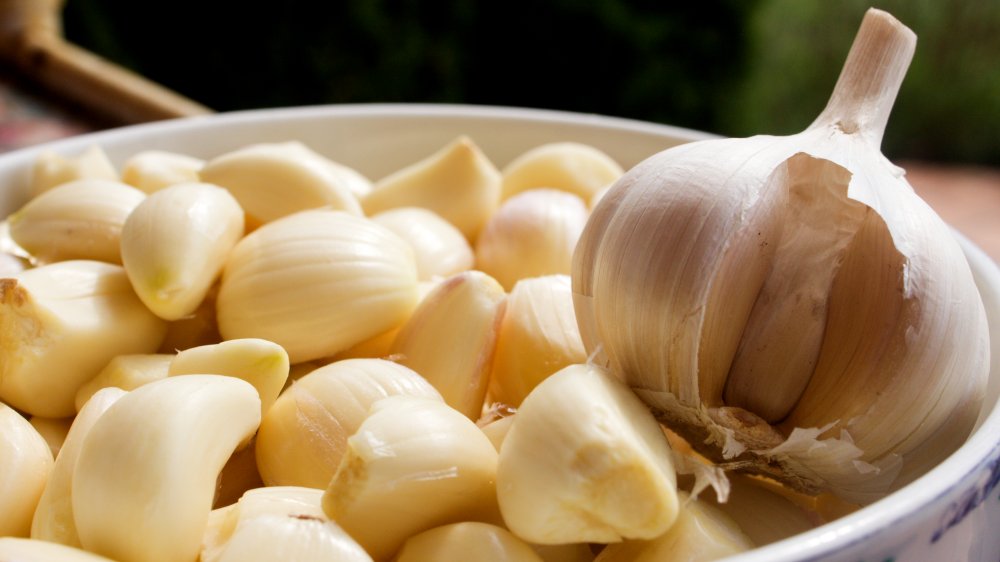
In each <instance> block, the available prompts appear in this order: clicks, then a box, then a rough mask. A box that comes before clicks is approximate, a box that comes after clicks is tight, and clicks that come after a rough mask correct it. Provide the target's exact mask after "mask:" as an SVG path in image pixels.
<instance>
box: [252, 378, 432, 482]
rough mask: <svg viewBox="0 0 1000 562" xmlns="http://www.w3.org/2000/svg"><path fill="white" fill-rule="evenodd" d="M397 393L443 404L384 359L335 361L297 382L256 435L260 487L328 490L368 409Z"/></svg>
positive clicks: (419, 382)
mask: <svg viewBox="0 0 1000 562" xmlns="http://www.w3.org/2000/svg"><path fill="white" fill-rule="evenodd" d="M397 394H406V395H411V396H420V397H424V398H430V399H435V400H441V395H440V394H438V392H437V391H436V390H434V387H433V386H431V385H430V383H428V382H427V381H426V380H424V379H423V377H421V376H420V375H419V374H417V373H416V372H414V371H413V370H412V369H409V368H408V367H404V366H403V365H399V364H396V363H393V362H391V361H386V360H383V359H347V360H344V361H337V362H335V363H331V364H329V365H326V366H323V367H320V368H318V369H316V370H314V371H312V372H311V373H309V374H307V375H305V376H304V377H302V378H300V379H298V380H297V381H296V382H295V384H293V385H292V386H290V387H288V389H286V390H285V391H284V392H283V393H282V394H281V396H280V397H279V398H278V399H277V401H275V403H274V405H273V407H272V408H270V409H269V410H268V411H267V412H266V413H265V415H264V418H263V419H262V420H261V424H260V430H259V431H258V432H257V444H256V451H257V453H256V454H257V466H258V468H259V470H260V474H261V477H262V478H263V480H264V483H265V484H267V485H268V486H308V487H312V488H326V486H327V484H329V483H330V479H331V478H332V477H333V475H334V473H335V472H336V471H337V467H338V466H339V465H340V461H341V458H342V457H343V455H344V452H345V450H346V449H347V439H348V438H349V437H350V436H351V435H352V434H353V433H354V432H355V431H357V429H358V427H359V426H360V425H361V423H362V422H363V421H364V420H365V418H367V417H368V411H369V409H370V407H371V405H372V404H374V403H375V402H376V401H378V400H381V399H383V398H385V397H387V396H394V395H397Z"/></svg>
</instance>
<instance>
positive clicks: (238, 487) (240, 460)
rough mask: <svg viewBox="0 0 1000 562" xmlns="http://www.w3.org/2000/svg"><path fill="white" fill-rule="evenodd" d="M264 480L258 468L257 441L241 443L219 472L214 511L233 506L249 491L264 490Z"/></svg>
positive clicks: (251, 440) (213, 504) (213, 503)
mask: <svg viewBox="0 0 1000 562" xmlns="http://www.w3.org/2000/svg"><path fill="white" fill-rule="evenodd" d="M263 486H264V480H263V479H262V478H261V476H260V470H259V469H258V468H257V449H256V440H255V439H250V440H249V443H247V444H245V445H244V444H243V443H240V444H239V445H237V446H236V451H234V452H233V455H232V456H231V457H229V460H227V461H226V464H225V465H224V466H223V467H222V470H221V471H220V472H219V478H218V481H217V484H216V486H215V499H214V501H212V509H216V508H220V507H223V506H228V505H232V504H234V503H236V502H237V500H239V499H240V498H241V497H242V496H243V495H244V494H246V493H247V491H249V490H253V489H255V488H262V487H263Z"/></svg>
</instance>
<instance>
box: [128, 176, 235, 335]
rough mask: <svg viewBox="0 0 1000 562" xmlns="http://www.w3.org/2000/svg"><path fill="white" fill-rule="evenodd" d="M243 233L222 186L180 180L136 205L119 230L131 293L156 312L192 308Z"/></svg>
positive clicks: (177, 314) (168, 316) (173, 313)
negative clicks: (133, 289) (130, 283)
mask: <svg viewBox="0 0 1000 562" xmlns="http://www.w3.org/2000/svg"><path fill="white" fill-rule="evenodd" d="M242 236H243V210H242V209H240V206H239V204H238V203H237V202H236V199H233V196H232V195H230V194H229V192H227V191H226V190H225V189H222V188H220V187H217V186H214V185H210V184H207V183H180V184H176V185H172V186H170V187H168V188H165V189H162V190H160V191H157V192H156V193H154V194H152V195H150V196H149V197H147V198H146V200H145V201H143V202H142V203H141V204H139V206H137V207H136V208H135V210H134V211H133V212H132V214H131V215H129V217H128V220H126V221H125V225H124V227H123V228H122V232H121V256H122V262H123V264H124V266H125V272H126V273H128V278H129V280H130V281H132V286H133V287H134V288H135V292H136V294H138V295H139V298H141V299H142V302H144V303H145V304H146V306H148V307H149V309H150V310H152V311H153V312H154V313H156V315H157V316H159V317H160V318H163V319H164V320H177V319H180V318H184V317H186V316H188V315H190V314H191V313H193V312H194V311H195V310H196V309H197V308H198V305H200V304H201V302H202V301H203V300H204V299H205V296H206V295H207V294H208V292H209V289H210V288H211V286H212V283H213V282H214V281H215V279H216V278H217V277H218V276H219V273H220V272H221V271H222V267H223V265H224V264H225V262H226V258H227V257H228V256H229V252H230V251H231V250H232V249H233V246H235V245H236V242H237V241H238V240H239V239H240V238H241V237H242Z"/></svg>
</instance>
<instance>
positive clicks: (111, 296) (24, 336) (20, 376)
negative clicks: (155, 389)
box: [0, 260, 165, 417]
mask: <svg viewBox="0 0 1000 562" xmlns="http://www.w3.org/2000/svg"><path fill="white" fill-rule="evenodd" d="M164 330H165V326H164V323H163V321H162V320H160V319H159V318H157V317H156V316H154V315H153V314H152V313H151V312H149V310H148V309H147V308H146V307H145V305H143V304H142V302H141V301H140V300H139V298H138V297H136V296H135V293H134V292H133V291H132V286H131V285H130V284H129V282H128V278H127V277H126V276H125V270H124V269H122V268H121V266H117V265H111V264H107V263H103V262H96V261H85V260H79V261H65V262H58V263H54V264H50V265H45V266H42V267H37V268H35V269H29V270H27V271H25V272H24V273H20V274H18V275H17V276H15V277H13V278H10V279H0V346H2V351H3V353H0V399H2V400H4V401H6V402H7V403H9V404H11V405H12V406H14V407H16V408H18V409H19V410H22V411H25V412H28V413H31V414H33V415H36V416H45V417H64V416H70V415H73V414H74V413H76V408H75V405H74V399H75V396H76V393H77V391H78V390H79V388H80V387H81V386H82V385H83V384H84V383H86V382H87V381H88V380H90V379H92V378H94V377H95V376H96V375H97V374H98V373H99V372H100V370H101V369H103V368H104V367H105V366H106V365H107V364H108V362H109V361H111V360H112V359H113V358H115V357H116V356H118V355H126V354H141V353H151V352H153V351H155V350H156V348H157V347H159V345H160V341H161V340H162V339H163V334H164Z"/></svg>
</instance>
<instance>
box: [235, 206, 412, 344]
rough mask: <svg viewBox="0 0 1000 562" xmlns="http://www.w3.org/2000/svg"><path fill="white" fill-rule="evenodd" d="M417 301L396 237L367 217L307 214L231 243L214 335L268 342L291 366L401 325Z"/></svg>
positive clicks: (407, 259) (407, 255) (408, 259)
mask: <svg viewBox="0 0 1000 562" xmlns="http://www.w3.org/2000/svg"><path fill="white" fill-rule="evenodd" d="M417 297H418V285H417V271H416V265H415V264H414V260H413V251H412V250H411V249H410V247H409V245H407V244H406V242H404V241H403V240H401V239H400V238H399V237H398V236H396V235H395V234H393V233H392V232H391V231H389V230H388V229H386V228H384V227H382V226H380V225H378V224H376V223H374V222H372V221H371V220H369V219H366V218H363V217H356V216H353V215H349V214H347V213H344V212H342V211H332V210H312V211H303V212H301V213H296V214H294V215H290V216H288V217H285V218H283V219H279V220H277V221H274V222H272V223H268V224H266V225H264V226H262V227H261V228H259V229H257V230H256V231H254V232H253V233H251V234H249V235H247V236H246V237H244V238H243V239H242V240H240V242H239V243H238V244H237V245H236V247H235V248H234V249H233V251H232V252H231V253H230V256H229V260H228V262H227V263H226V267H225V269H224V272H223V276H222V284H221V286H220V288H219V296H218V300H217V301H216V309H217V312H218V322H219V331H220V333H221V334H222V336H223V338H224V339H236V338H261V339H266V340H269V341H273V342H275V343H277V344H278V345H280V346H282V347H283V348H285V350H286V351H287V352H288V357H289V359H290V360H291V362H292V363H300V362H303V361H310V360H313V359H320V358H323V357H328V356H332V355H334V354H336V353H338V352H340V351H343V350H345V349H347V348H349V347H351V346H353V345H355V344H357V343H360V342H362V341H364V340H366V339H368V338H370V337H373V336H375V335H377V334H380V333H382V332H385V331H387V330H390V329H392V328H394V327H396V326H399V325H401V324H402V323H403V322H404V321H405V320H406V318H408V317H409V315H410V313H411V312H412V311H413V309H414V308H415V306H416V303H417Z"/></svg>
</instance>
